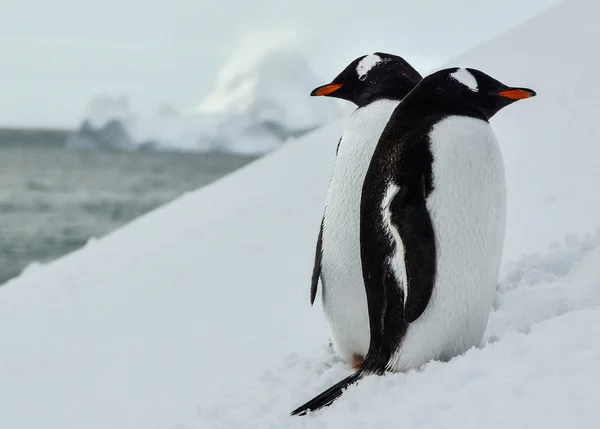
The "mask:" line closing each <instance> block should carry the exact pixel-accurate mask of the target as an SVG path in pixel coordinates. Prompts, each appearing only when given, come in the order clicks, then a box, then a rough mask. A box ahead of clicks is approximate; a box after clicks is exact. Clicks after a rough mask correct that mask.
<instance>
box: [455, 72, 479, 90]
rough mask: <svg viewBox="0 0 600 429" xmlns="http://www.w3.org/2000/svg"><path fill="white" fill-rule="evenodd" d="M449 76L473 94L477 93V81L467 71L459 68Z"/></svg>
mask: <svg viewBox="0 0 600 429" xmlns="http://www.w3.org/2000/svg"><path fill="white" fill-rule="evenodd" d="M450 76H452V77H453V78H454V79H456V80H457V81H458V82H460V83H462V84H463V85H464V86H466V87H467V88H469V89H470V90H471V91H473V92H477V91H479V88H478V87H477V79H475V76H473V75H472V74H471V73H470V72H469V71H468V70H466V69H463V68H459V69H458V70H456V71H455V72H454V73H452V74H451V75H450Z"/></svg>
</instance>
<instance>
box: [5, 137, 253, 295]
mask: <svg viewBox="0 0 600 429" xmlns="http://www.w3.org/2000/svg"><path fill="white" fill-rule="evenodd" d="M65 137H66V134H65V133H64V132H49V131H40V132H33V131H9V130H0V284H2V283H3V282H5V281H6V280H8V279H9V278H11V277H13V276H16V275H18V274H19V273H20V272H21V271H22V270H23V268H25V267H26V266H27V265H28V264H29V263H31V262H34V261H40V262H46V261H49V260H52V259H55V258H57V257H59V256H61V255H63V254H65V253H68V252H71V251H73V250H75V249H77V248H78V247H80V246H82V245H83V244H85V243H86V242H87V240H88V239H89V237H92V236H93V237H100V236H102V235H104V234H106V233H108V232H110V231H111V230H113V229H115V228H116V227H118V226H120V225H122V224H124V223H126V222H128V221H130V220H132V219H134V218H135V217H137V216H139V215H141V214H143V213H145V212H147V211H149V210H152V209H153V208H155V207H157V206H159V205H161V204H164V203H166V202H168V201H170V200H172V199H174V198H175V197H177V196H179V195H180V194H182V193H183V192H186V191H189V190H193V189H196V188H198V187H200V186H202V185H206V184H208V183H210V182H212V181H214V180H215V179H217V178H219V177H221V176H223V175H225V174H227V173H228V172H231V171H233V170H235V169H237V168H239V167H241V166H243V165H245V164H246V163H248V162H250V161H251V160H252V159H253V158H249V157H239V156H229V155H220V154H210V155H201V154H181V153H155V152H137V153H127V152H109V151H75V150H67V149H64V148H63V142H64V139H65Z"/></svg>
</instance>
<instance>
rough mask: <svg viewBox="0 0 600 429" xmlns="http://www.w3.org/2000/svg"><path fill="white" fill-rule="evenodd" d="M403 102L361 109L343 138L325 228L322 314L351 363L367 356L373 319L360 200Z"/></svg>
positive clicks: (335, 342)
mask: <svg viewBox="0 0 600 429" xmlns="http://www.w3.org/2000/svg"><path fill="white" fill-rule="evenodd" d="M398 103H399V102H398V101H391V100H379V101H375V102H373V103H371V104H369V105H367V106H365V107H362V108H359V109H357V110H356V111H355V112H354V113H353V114H352V116H351V117H350V120H349V122H348V125H347V127H346V129H345V131H344V134H343V136H342V141H341V143H340V146H339V150H338V154H337V157H336V161H335V166H334V170H333V174H332V177H331V182H330V184H329V191H328V194H327V202H326V207H325V222H324V225H323V260H322V277H323V279H324V282H323V284H324V286H323V308H324V311H325V316H326V320H327V322H328V325H329V332H330V335H331V339H332V341H333V345H334V349H335V350H336V352H337V353H338V355H339V356H340V357H341V358H342V359H344V360H345V361H347V362H351V361H352V357H353V355H354V354H359V355H362V356H364V355H366V353H367V351H368V348H369V342H370V332H369V314H368V310H367V295H366V292H365V287H364V282H363V277H362V265H361V259H360V241H359V240H360V199H361V193H362V186H363V182H364V179H365V176H366V174H367V169H368V168H369V164H370V162H371V158H372V156H373V152H374V150H375V147H376V145H377V142H378V141H379V137H380V136H381V133H382V132H383V129H384V127H385V125H386V124H387V122H388V120H389V118H390V116H391V115H392V112H393V111H394V109H395V108H396V106H398Z"/></svg>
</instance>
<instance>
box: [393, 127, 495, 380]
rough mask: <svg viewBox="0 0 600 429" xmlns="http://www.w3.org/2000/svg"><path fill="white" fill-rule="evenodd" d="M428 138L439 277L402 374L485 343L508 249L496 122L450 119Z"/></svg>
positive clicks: (408, 341) (411, 333)
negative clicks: (504, 255)
mask: <svg viewBox="0 0 600 429" xmlns="http://www.w3.org/2000/svg"><path fill="white" fill-rule="evenodd" d="M429 137H430V149H431V152H432V155H433V169H432V170H433V184H434V189H433V191H432V192H431V194H430V195H429V197H428V198H427V201H426V205H427V209H428V211H429V214H430V217H431V220H432V225H433V228H434V234H435V240H436V260H437V273H436V280H435V284H434V288H433V293H432V296H431V299H430V301H429V304H428V306H427V308H426V309H425V311H424V312H423V314H422V315H421V316H420V317H419V318H418V319H417V320H415V321H414V322H413V323H411V324H410V326H409V327H408V330H407V332H406V334H405V337H404V338H403V340H402V343H401V345H400V347H399V349H398V351H397V353H396V355H395V358H394V361H393V362H391V369H393V370H395V371H406V370H409V369H413V368H418V367H420V366H422V365H424V364H425V363H427V362H428V361H430V360H448V359H450V358H452V357H454V356H457V355H459V354H462V353H464V352H465V351H467V350H468V349H469V348H471V347H477V346H479V345H480V343H481V340H482V338H483V334H484V331H485V328H486V325H487V321H488V318H489V314H490V311H491V307H492V301H493V298H494V294H495V291H496V285H497V284H498V275H499V270H500V263H501V258H502V250H503V246H504V230H505V221H506V184H505V178H504V164H503V160H502V153H501V151H500V147H499V146H498V142H497V140H496V137H495V135H494V133H493V131H492V128H491V127H490V125H489V123H487V122H486V121H483V120H480V119H475V118H471V117H466V116H450V117H447V118H445V119H443V120H442V121H440V122H438V123H437V124H436V125H434V127H433V128H432V130H431V132H430V135H429ZM399 280H400V281H401V280H402V279H399Z"/></svg>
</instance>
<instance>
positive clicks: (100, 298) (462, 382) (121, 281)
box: [0, 0, 600, 429]
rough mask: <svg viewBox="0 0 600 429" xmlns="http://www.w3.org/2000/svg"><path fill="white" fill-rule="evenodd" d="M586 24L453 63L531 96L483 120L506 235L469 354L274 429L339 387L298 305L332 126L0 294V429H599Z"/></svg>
mask: <svg viewBox="0 0 600 429" xmlns="http://www.w3.org/2000/svg"><path fill="white" fill-rule="evenodd" d="M598 12H600V5H598V4H596V3H594V2H588V1H587V0H571V1H569V2H567V3H563V4H562V5H560V6H558V7H557V8H554V9H552V10H550V11H548V12H547V13H545V14H543V15H541V16H540V17H538V18H536V19H534V20H532V21H531V22H529V23H527V24H526V25H525V26H523V27H521V28H518V29H516V30H514V31H511V32H510V33H509V34H507V35H505V36H503V37H500V38H499V39H497V40H495V41H492V42H490V43H487V44H485V45H483V46H481V47H480V48H478V49H476V50H474V51H472V52H470V53H467V54H466V55H465V56H463V57H461V58H460V59H459V60H458V61H456V64H458V65H463V64H464V65H470V66H476V67H481V68H483V69H485V70H486V71H488V72H489V73H490V74H492V75H493V76H495V77H498V78H499V79H501V80H503V81H505V82H506V83H509V84H514V85H523V86H529V87H532V88H534V89H535V90H536V91H538V97H536V98H535V99H532V100H530V102H528V103H519V104H517V105H515V106H513V107H512V108H510V109H506V110H505V111H504V112H502V113H501V114H500V115H498V118H495V119H496V120H495V121H493V125H494V127H495V128H496V129H497V130H498V134H499V138H500V141H501V144H502V145H503V150H504V153H505V160H506V166H507V170H508V175H507V180H508V187H509V193H508V203H509V224H508V230H507V247H506V252H505V260H506V264H505V267H504V274H503V278H502V284H501V286H500V288H499V292H498V296H497V299H496V302H495V304H494V312H493V314H492V315H491V319H490V323H489V326H488V330H487V332H486V337H485V341H484V344H482V346H481V347H480V348H477V349H473V350H471V351H469V352H468V353H466V354H465V355H462V356H459V357H456V358H455V359H453V360H451V361H450V362H446V363H441V362H432V363H430V364H429V365H427V366H425V367H424V368H422V369H421V370H419V371H412V372H410V373H407V374H396V375H389V376H386V377H383V378H376V377H371V378H368V379H365V380H363V381H362V382H361V383H360V384H359V385H357V386H354V387H353V388H352V389H351V390H349V391H348V392H346V394H344V396H343V397H342V398H341V399H340V400H338V401H337V402H336V403H335V404H333V405H332V406H331V407H330V408H328V409H326V410H323V411H322V412H319V413H317V414H315V415H313V416H307V417H305V418H294V419H291V418H289V417H288V416H287V413H288V412H289V411H290V410H291V409H293V408H294V407H296V406H297V405H299V404H301V403H302V402H303V401H305V400H306V399H309V398H310V397H312V396H313V395H314V394H315V393H317V392H320V391H321V390H322V389H323V388H325V387H328V386H329V385H330V384H331V383H332V382H333V381H337V380H339V379H340V378H341V377H342V376H344V375H346V374H348V371H349V370H348V368H346V367H345V366H344V365H342V364H340V363H339V362H336V361H335V360H334V358H333V357H332V354H331V352H330V350H329V348H328V346H327V332H326V327H325V324H324V321H323V318H322V315H321V311H320V309H319V308H318V306H317V307H316V308H311V307H310V306H309V304H308V296H309V290H308V285H309V279H310V272H311V267H312V256H313V251H314V241H315V238H316V233H317V230H318V226H319V222H320V217H321V213H322V205H323V201H324V198H325V192H326V188H327V183H328V180H329V175H330V171H331V166H332V162H333V158H334V154H335V146H336V144H337V140H338V138H339V133H340V131H341V129H342V126H343V124H342V123H340V122H337V123H334V124H332V125H330V126H328V127H326V128H323V129H321V130H318V131H317V132H315V133H312V134H310V135H308V136H306V137H303V138H301V139H299V140H298V141H295V142H291V143H290V144H288V145H286V147H285V148H283V149H282V150H280V151H276V152H275V153H273V154H270V155H269V156H267V157H264V158H261V159H260V160H258V161H257V162H254V163H252V164H250V165H248V166H246V167H244V168H242V169H241V170H238V171H236V172H235V173H233V174H232V175H230V176H227V177H225V178H224V179H222V180H220V181H218V182H216V183H214V184H212V185H210V186H208V187H206V188H203V189H201V190H199V191H197V192H193V193H190V194H187V195H185V196H184V197H182V198H180V199H179V200H177V201H175V202H173V203H171V204H169V205H167V206H164V207H162V208H160V209H158V210H156V211H154V212H152V213H149V214H147V215H145V216H143V217H142V218H140V219H139V220H137V221H135V222H133V223H132V224H130V225H128V226H125V227H123V228H122V229H121V230H119V231H116V232H114V233H113V234H111V235H109V236H108V237H106V238H104V239H101V240H98V241H95V242H92V243H90V245H88V246H87V247H86V248H84V249H82V250H81V251H78V252H76V253H74V254H71V255H69V256H66V257H64V258H62V259H61V260H59V261H57V262H55V263H52V264H49V265H48V266H45V267H37V268H35V269H32V270H29V271H28V272H27V273H26V274H24V275H23V276H21V277H20V278H18V279H15V280H13V281H11V282H9V283H8V284H7V285H6V286H4V287H2V288H0V339H1V341H0V380H2V388H1V389H0V404H2V405H1V406H0V427H10V428H17V429H38V428H40V427H49V426H52V427H60V428H65V429H71V428H72V429H80V428H89V429H100V428H110V429H131V428H144V429H165V428H167V429H175V428H177V429H184V428H188V429H205V428H228V429H232V428H261V429H262V428H303V427H311V428H312V427H315V428H323V429H325V428H347V429H354V428H365V427H379V428H396V427H399V425H400V426H402V427H411V428H418V429H419V428H454V427H460V428H462V429H471V428H473V429H475V428H477V429H479V428H481V427H485V428H489V429H496V428H498V429H505V428H507V427H510V428H515V429H520V428H527V429H530V428H532V427H543V428H544V429H551V428H561V429H562V428H564V427H571V426H576V427H578V428H595V427H597V420H598V419H597V405H596V404H597V402H598V399H599V397H600V395H599V394H598V389H597V386H598V385H599V384H600V343H599V342H598V341H597V338H599V337H600V309H598V304H599V302H600V269H598V267H599V266H600V232H595V231H597V227H598V225H600V197H599V196H598V195H597V192H595V187H596V184H597V183H599V182H600V157H598V150H597V149H596V148H595V146H594V144H593V142H595V141H598V138H599V137H600V136H599V134H600V131H599V130H598V128H597V127H596V126H595V123H594V121H593V120H594V119H595V118H594V117H593V116H592V115H594V113H595V111H597V107H598V105H599V104H600V94H598V93H597V92H598V89H597V88H596V87H595V86H594V83H595V81H596V79H595V76H597V75H598V74H599V73H600V61H598V59H597V58H596V57H595V56H593V55H589V52H594V47H595V45H594V43H595V42H594V41H595V40H596V39H597V34H596V33H597V32H598V31H600V30H599V29H598V27H597V26H595V25H593V24H594V19H595V16H597V15H598ZM575 18H577V19H575ZM566 27H568V31H556V28H566ZM453 63H454V62H453ZM587 121H590V122H587ZM570 233H575V234H574V235H569V236H568V237H567V238H566V239H565V236H566V235H567V234H570ZM551 241H557V243H558V244H552V245H551V244H549V243H550V242H551ZM531 251H535V252H537V254H530V252H531ZM511 261H512V262H511Z"/></svg>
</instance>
